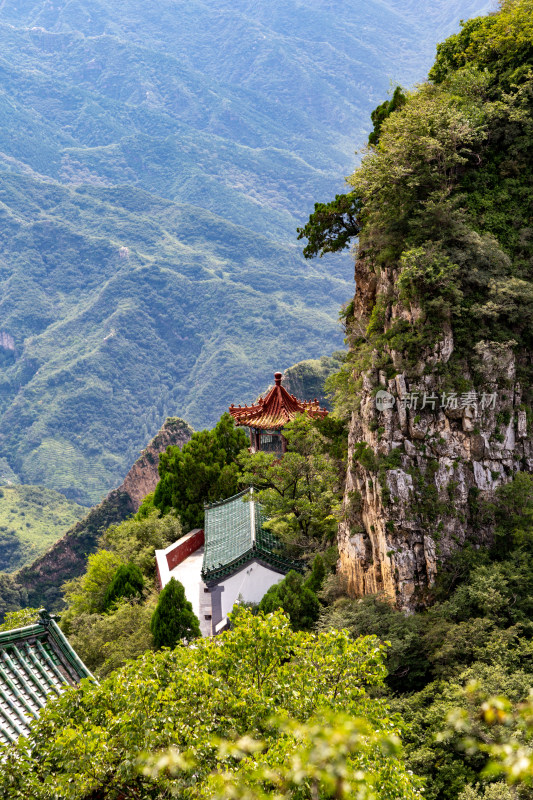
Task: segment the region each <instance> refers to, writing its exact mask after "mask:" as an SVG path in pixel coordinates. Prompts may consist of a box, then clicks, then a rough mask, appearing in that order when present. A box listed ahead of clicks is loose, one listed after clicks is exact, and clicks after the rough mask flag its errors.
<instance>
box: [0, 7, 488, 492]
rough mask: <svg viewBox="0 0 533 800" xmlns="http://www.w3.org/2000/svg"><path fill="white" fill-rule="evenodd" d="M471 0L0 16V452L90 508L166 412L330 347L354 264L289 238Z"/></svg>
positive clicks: (13, 10) (197, 417)
mask: <svg viewBox="0 0 533 800" xmlns="http://www.w3.org/2000/svg"><path fill="white" fill-rule="evenodd" d="M486 7H487V3H483V2H481V0H477V2H474V0H470V1H469V2H464V3H450V2H447V0H439V1H438V2H434V3H431V4H429V3H423V2H421V0H410V2H407V3H406V2H401V3H400V1H399V0H389V2H377V1H375V2H370V3H367V4H365V5H364V6H363V5H362V4H360V3H358V2H355V0H350V2H348V3H347V4H345V6H344V7H343V11H342V14H341V13H339V9H338V7H337V6H336V5H334V4H333V3H331V2H317V0H315V1H314V2H310V3H307V4H301V3H297V2H294V1H293V2H289V3H281V2H279V0H276V1H275V2H272V3H269V5H268V7H266V6H265V7H264V8H261V7H260V6H258V5H257V4H256V3H252V2H247V1H246V0H240V1H239V2H232V3H231V4H230V3H229V2H224V1H223V2H216V3H215V2H190V3H187V4H185V3H178V2H174V1H172V2H171V0H162V1H161V2H157V3H154V2H143V3H140V2H137V1H136V0H125V1H124V2H123V3H120V4H111V3H110V2H106V0H101V1H100V2H97V1H96V0H92V1H91V2H88V3H85V4H81V3H79V2H67V0H56V2H54V3H53V4H47V5H45V6H43V4H42V3H38V2H33V0H22V2H20V0H18V1H17V2H14V0H6V1H5V2H4V3H3V4H2V7H1V11H0V38H1V43H2V48H1V51H0V52H1V53H2V56H1V58H0V76H1V87H2V88H1V92H0V119H1V120H2V125H1V126H0V219H1V227H0V459H2V463H4V460H5V462H6V465H7V467H6V468H9V469H10V470H11V471H12V472H13V473H14V474H15V475H16V476H18V478H19V479H20V480H21V481H22V482H23V483H34V484H36V483H40V484H44V485H47V486H50V487H52V488H55V489H57V490H60V491H61V492H63V493H64V494H66V495H67V496H68V497H70V498H73V499H76V500H77V501H78V502H83V503H86V504H92V503H94V502H97V501H99V500H100V499H101V497H102V496H103V495H104V494H105V493H106V492H107V491H108V490H109V489H110V488H111V487H112V486H116V485H117V484H118V483H120V481H121V480H122V477H123V475H124V473H125V471H126V469H127V465H128V463H131V461H132V459H133V458H134V456H135V453H136V452H137V451H138V450H139V448H140V447H141V446H142V444H143V442H144V441H146V440H147V439H148V438H149V437H150V436H151V435H153V433H154V431H156V430H157V429H158V428H159V426H160V424H161V421H162V420H163V419H164V418H165V417H166V416H167V415H169V414H179V415H180V416H182V417H185V418H187V419H188V420H190V422H191V423H192V424H193V425H194V426H195V427H197V428H198V427H203V426H206V425H211V424H213V423H214V421H215V420H216V419H217V418H218V417H219V415H220V413H221V412H222V411H223V410H224V408H226V407H227V405H228V404H229V403H230V402H231V401H232V400H233V399H234V395H235V392H236V389H238V391H239V394H250V395H251V396H253V395H254V394H258V393H259V391H260V390H261V388H262V387H263V385H264V381H265V375H268V374H270V373H271V372H273V371H274V369H277V368H282V369H283V367H284V366H285V365H289V364H293V363H294V362H295V361H298V360H301V359H305V358H317V357H320V356H321V355H322V354H323V353H328V352H331V351H332V350H334V349H335V348H336V347H338V346H339V345H340V344H341V340H342V336H341V332H340V328H339V327H338V324H337V310H338V307H339V305H340V304H341V303H342V302H344V301H345V300H346V298H347V297H348V295H349V294H350V291H351V288H352V266H351V264H350V260H349V258H338V259H333V260H329V263H328V264H327V265H326V266H324V265H323V264H322V263H318V264H316V265H312V266H309V265H308V264H306V263H305V262H304V261H303V259H302V257H301V255H300V249H299V246H298V243H297V242H296V241H295V229H296V227H297V226H298V225H301V224H302V223H303V222H304V221H305V219H306V216H307V215H308V213H309V211H310V210H311V209H312V206H313V202H314V201H315V200H318V199H321V198H324V199H327V198H329V197H330V196H331V195H332V194H334V193H335V192H336V191H339V190H341V189H342V180H341V176H342V175H343V174H346V173H348V172H349V171H350V170H351V169H352V167H353V161H354V156H353V152H352V148H353V146H354V143H357V142H363V141H364V138H365V135H366V132H367V130H368V124H369V111H370V110H371V109H372V108H373V107H374V106H375V105H376V104H377V103H378V102H379V101H381V99H382V98H383V96H384V95H385V93H386V91H387V88H388V85H389V81H390V80H394V81H399V82H402V83H404V84H407V85H409V84H411V83H412V82H413V81H415V80H417V79H419V78H421V77H422V76H423V75H424V73H425V70H426V68H427V66H428V64H429V63H430V60H431V56H432V51H433V49H434V44H435V42H436V41H437V40H438V39H441V38H442V37H443V36H444V35H446V34H448V33H449V32H451V31H452V30H454V29H455V28H456V26H457V21H458V17H459V15H462V14H465V15H466V14H470V13H476V12H480V11H482V10H483V9H484V8H486Z"/></svg>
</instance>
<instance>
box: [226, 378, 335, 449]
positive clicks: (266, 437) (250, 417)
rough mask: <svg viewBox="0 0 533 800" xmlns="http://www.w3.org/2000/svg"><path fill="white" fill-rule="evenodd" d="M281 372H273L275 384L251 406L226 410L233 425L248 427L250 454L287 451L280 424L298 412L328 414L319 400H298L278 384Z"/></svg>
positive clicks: (320, 416)
mask: <svg viewBox="0 0 533 800" xmlns="http://www.w3.org/2000/svg"><path fill="white" fill-rule="evenodd" d="M282 380H283V375H282V373H281V372H276V373H275V374H274V381H275V383H274V386H273V387H272V389H270V391H269V392H267V394H266V396H265V397H264V398H263V397H260V398H259V400H258V401H257V403H254V404H253V405H251V406H244V407H243V406H235V405H233V404H232V405H231V406H230V407H229V413H230V414H231V416H232V417H233V419H234V420H235V425H239V426H246V427H247V428H249V429H250V449H251V451H252V453H256V452H257V451H258V450H262V451H264V452H267V453H279V454H280V455H281V454H282V453H284V452H285V450H286V442H285V438H284V437H283V434H282V431H283V427H284V426H285V425H286V424H287V422H290V421H291V420H292V419H294V417H295V416H296V415H297V414H309V416H310V417H313V418H317V417H318V418H322V417H325V416H327V413H328V412H327V410H326V409H325V408H320V403H319V402H318V400H317V399H316V397H315V399H314V400H298V399H297V398H296V397H295V396H294V395H293V394H289V393H288V391H287V390H286V389H285V388H284V387H283V386H282V385H281V381H282Z"/></svg>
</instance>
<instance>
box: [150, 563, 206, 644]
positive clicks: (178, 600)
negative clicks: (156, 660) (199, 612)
mask: <svg viewBox="0 0 533 800" xmlns="http://www.w3.org/2000/svg"><path fill="white" fill-rule="evenodd" d="M150 630H151V631H152V636H153V637H154V645H155V647H156V648H157V649H160V648H161V647H176V645H177V644H178V642H182V641H187V642H188V641H190V640H191V639H196V638H197V637H198V636H200V626H199V623H198V618H197V617H196V615H195V614H194V612H193V610H192V605H191V603H190V602H189V601H188V600H187V598H186V597H185V589H184V588H183V584H181V583H180V582H179V581H177V580H176V579H175V578H171V579H170V581H169V582H168V583H167V585H166V586H165V588H164V589H163V590H162V592H161V594H160V595H159V601H158V603H157V607H156V609H155V611H154V614H153V616H152V621H151V622H150Z"/></svg>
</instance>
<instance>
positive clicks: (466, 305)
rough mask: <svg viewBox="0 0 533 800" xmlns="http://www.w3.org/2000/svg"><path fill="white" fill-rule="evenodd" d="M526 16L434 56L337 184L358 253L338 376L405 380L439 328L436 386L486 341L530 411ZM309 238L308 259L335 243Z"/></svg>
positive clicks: (529, 55)
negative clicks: (509, 354) (506, 363)
mask: <svg viewBox="0 0 533 800" xmlns="http://www.w3.org/2000/svg"><path fill="white" fill-rule="evenodd" d="M530 17H531V3H530V2H529V0H522V1H521V2H518V1H516V2H515V1H514V0H513V2H503V4H502V8H501V10H500V12H499V13H497V14H493V15H489V16H487V17H482V18H478V19H475V20H470V21H469V22H468V23H466V24H465V25H463V28H462V30H461V32H460V33H458V34H456V35H455V36H453V37H451V39H449V40H447V41H446V42H445V43H443V44H442V45H440V46H439V48H438V54H437V60H436V63H435V65H434V67H433V69H432V70H431V72H430V78H431V79H432V80H431V82H428V83H425V84H423V85H422V86H420V87H419V88H418V89H417V90H416V91H415V92H408V93H407V94H406V98H405V101H404V102H402V103H401V104H398V105H397V106H396V107H395V108H392V109H390V113H388V115H387V116H386V117H385V118H384V119H382V121H381V123H380V131H379V139H378V140H377V143H376V144H375V145H374V146H370V147H369V149H368V152H367V153H366V155H365V157H364V158H363V160H362V163H361V166H360V167H359V168H358V169H357V170H356V172H355V173H354V174H353V175H352V176H350V177H349V178H348V183H349V184H350V185H351V192H350V193H349V194H348V195H347V197H348V198H351V202H352V204H353V205H354V207H357V208H358V212H357V226H358V229H359V243H358V267H356V280H357V283H358V288H357V294H356V300H355V306H354V304H350V305H349V306H348V307H347V309H346V313H345V319H346V325H347V330H348V334H349V337H350V342H351V353H350V355H349V357H348V362H347V366H346V370H347V371H353V369H354V367H355V369H356V371H357V372H358V373H360V372H361V370H362V369H364V368H365V367H368V366H369V365H370V364H371V363H372V366H373V367H374V368H375V367H378V368H381V369H383V370H384V371H385V372H386V374H387V375H388V376H389V377H390V376H392V375H394V374H396V373H398V372H402V371H404V372H405V373H406V375H407V376H409V375H417V374H419V371H420V370H419V364H420V362H421V360H422V359H423V357H424V354H429V353H430V351H431V348H432V347H433V346H434V345H435V344H436V343H437V341H438V340H439V339H440V338H441V336H442V331H443V327H444V328H445V327H446V326H451V330H452V331H453V336H454V344H455V347H454V351H453V353H452V355H451V358H450V360H449V362H448V363H447V364H446V366H445V367H444V375H443V376H442V378H441V385H442V387H443V388H446V387H451V384H452V382H453V380H454V379H455V380H456V381H457V380H458V376H459V375H460V374H465V373H469V372H471V370H472V362H473V361H474V356H475V353H474V348H475V345H476V343H477V342H480V341H482V340H489V341H491V342H496V343H501V344H509V345H510V346H512V348H513V349H514V352H515V354H516V356H517V362H518V377H519V379H521V381H522V383H523V390H524V401H525V402H526V403H528V404H530V402H531V398H530V397H529V392H530V387H531V367H530V361H529V356H528V354H529V353H530V352H531V350H532V348H533V339H532V330H533V326H532V321H533V286H532V282H531V261H532V258H533V244H532V242H533V240H532V237H531V235H530V234H531V202H532V197H533V179H532V174H531V163H532V160H533V146H532V131H533V115H532V105H533V78H532V74H531V70H532V67H533V50H532V45H531V25H530ZM337 202H338V201H334V202H333V203H332V204H331V206H332V208H334V206H335V203H337ZM317 226H319V220H318V218H315V217H314V216H313V217H311V219H310V222H309V223H308V225H307V226H306V229H304V231H306V235H307V236H308V237H309V242H310V243H313V244H314V250H313V252H312V253H310V255H315V254H316V253H318V252H319V251H320V249H325V250H326V251H327V250H328V249H331V244H330V242H329V240H328V236H330V234H331V231H332V230H333V233H335V228H333V229H330V228H328V226H327V225H326V227H325V229H324V230H321V229H320V228H319V229H318V232H319V234H320V235H319V239H318V240H315V239H314V238H313V236H316V235H317V233H316V232H317ZM341 243H342V244H343V243H344V240H342V241H341ZM376 286H377V287H378V290H377V292H376ZM391 305H394V306H395V307H396V310H395V312H394V313H393V315H392V318H391V311H390V308H391ZM354 312H355V316H354ZM410 317H411V319H413V320H416V321H414V322H409V321H408V320H409V319H410ZM374 352H377V360H376V359H375V358H374V359H373V355H372V354H373V353H374ZM393 353H394V354H395V356H394V357H393ZM398 356H400V358H398ZM473 368H474V372H475V365H474V367H473ZM476 380H477V381H478V382H481V377H480V376H476V375H475V374H474V381H476ZM457 388H459V389H461V388H462V387H461V386H459V387H457Z"/></svg>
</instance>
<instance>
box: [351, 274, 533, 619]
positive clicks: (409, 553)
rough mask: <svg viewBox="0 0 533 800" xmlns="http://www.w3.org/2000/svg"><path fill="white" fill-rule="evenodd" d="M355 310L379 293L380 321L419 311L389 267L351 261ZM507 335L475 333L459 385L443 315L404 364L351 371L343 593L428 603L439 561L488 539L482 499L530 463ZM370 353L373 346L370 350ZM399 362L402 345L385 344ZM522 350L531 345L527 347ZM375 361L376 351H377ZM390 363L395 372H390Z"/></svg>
mask: <svg viewBox="0 0 533 800" xmlns="http://www.w3.org/2000/svg"><path fill="white" fill-rule="evenodd" d="M356 273H357V294H356V298H355V302H354V312H353V313H354V319H365V318H366V319H367V320H368V316H369V309H371V308H373V307H375V302H376V297H379V296H381V297H383V296H388V297H389V298H390V302H389V304H388V305H387V307H386V309H385V313H384V316H385V329H387V328H388V329H390V328H391V327H392V326H393V325H394V324H395V322H396V323H397V322H398V319H399V318H402V317H403V318H404V319H407V320H408V321H409V322H411V321H412V320H413V319H416V317H417V314H418V311H417V308H416V307H415V306H410V307H408V308H406V307H404V306H403V305H402V303H401V301H400V300H399V299H398V294H397V292H396V291H395V289H394V286H395V283H396V279H397V275H392V276H391V275H389V276H387V273H386V272H385V271H384V272H383V273H382V275H381V277H380V279H379V280H376V276H375V275H374V274H366V273H365V262H364V259H360V261H359V262H358V264H357V266H356ZM514 344H515V343H514V342H509V343H507V344H505V343H504V344H501V343H497V342H491V341H479V342H477V344H474V345H473V349H472V352H471V353H470V354H469V356H468V358H466V359H465V360H464V361H463V362H462V366H463V370H464V371H463V372H462V373H461V374H459V373H458V374H457V377H456V384H455V385H454V384H453V381H451V379H450V376H449V375H448V376H447V380H446V381H444V380H443V379H442V375H443V372H444V371H445V370H444V369H443V368H444V366H445V365H446V364H447V362H448V361H449V359H450V357H451V355H452V353H453V351H454V337H453V331H452V326H451V324H443V326H442V330H441V335H440V337H439V338H438V341H437V342H436V344H434V345H433V346H432V347H431V348H428V349H427V350H425V351H424V350H421V351H420V353H419V359H418V363H417V364H414V365H413V366H412V368H411V369H410V370H409V374H406V372H403V371H398V372H396V371H395V370H394V369H392V370H390V371H389V375H390V373H391V372H392V373H393V375H392V376H391V377H389V376H388V375H387V374H386V372H385V371H384V370H382V369H380V368H378V367H375V368H373V367H372V366H371V367H370V368H369V369H366V370H364V371H363V372H362V373H361V374H360V375H358V376H357V375H353V376H352V377H353V378H356V377H359V383H358V386H360V387H361V388H360V389H358V390H357V396H356V397H355V398H354V406H355V410H354V411H353V413H352V418H351V425H350V433H349V457H348V470H347V480H346V490H345V497H344V518H343V520H342V522H341V523H340V527H339V551H340V562H339V566H340V572H341V574H342V575H343V576H344V578H345V579H346V581H347V585H348V589H349V591H350V593H351V594H354V595H363V594H372V593H382V594H384V595H385V596H388V597H389V598H390V599H391V601H394V602H395V603H396V604H397V605H398V607H400V608H402V609H404V610H413V609H415V608H417V607H420V606H423V605H425V604H426V603H427V601H428V597H429V592H430V589H431V585H432V584H433V582H434V580H435V576H436V572H437V569H438V566H439V564H440V563H441V562H442V561H443V560H446V559H447V558H449V556H450V555H451V554H452V553H453V551H454V550H456V549H457V548H458V547H461V546H462V545H464V544H465V542H467V541H468V542H470V543H472V544H473V545H474V546H476V545H479V544H486V543H489V542H490V541H491V537H492V534H493V527H494V524H493V518H492V516H491V513H490V502H491V501H492V500H493V499H494V491H495V489H496V488H497V487H498V486H501V485H502V484H504V483H506V482H508V481H509V480H511V479H512V476H513V475H514V474H515V473H516V472H517V471H518V470H528V471H533V442H532V436H531V429H530V427H529V428H528V419H527V415H526V411H525V406H523V405H522V387H521V385H520V382H519V380H518V379H517V363H516V355H515V353H514V352H513V345H514ZM374 355H375V356H377V353H375V354H374ZM390 355H391V358H392V362H393V364H394V365H395V366H396V367H397V368H398V369H400V368H401V367H402V364H403V361H402V358H401V355H400V353H398V352H395V351H394V350H392V349H391V350H390ZM524 357H525V358H528V359H530V354H524ZM375 360H377V359H375ZM394 373H395V374H394Z"/></svg>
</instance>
